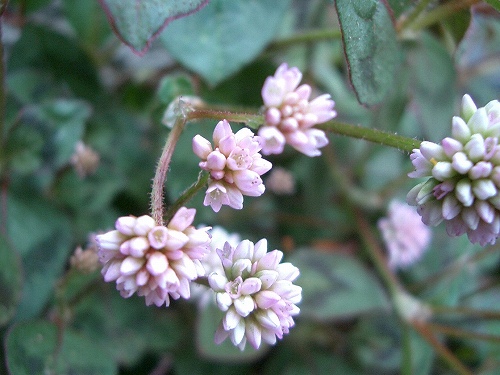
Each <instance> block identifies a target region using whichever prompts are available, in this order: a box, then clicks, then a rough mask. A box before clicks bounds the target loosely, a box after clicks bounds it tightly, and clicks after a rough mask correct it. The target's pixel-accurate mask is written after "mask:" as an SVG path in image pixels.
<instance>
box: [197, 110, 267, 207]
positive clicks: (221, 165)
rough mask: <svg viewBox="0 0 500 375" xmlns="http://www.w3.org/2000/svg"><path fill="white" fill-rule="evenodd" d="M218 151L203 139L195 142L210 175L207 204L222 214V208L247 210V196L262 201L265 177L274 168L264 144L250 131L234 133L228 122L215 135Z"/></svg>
mask: <svg viewBox="0 0 500 375" xmlns="http://www.w3.org/2000/svg"><path fill="white" fill-rule="evenodd" d="M213 140H214V148H212V144H211V143H210V141H208V140H207V139H205V138H203V137H202V136H201V135H199V134H198V135H196V136H195V137H194V138H193V151H194V153H195V154H196V155H197V156H198V157H199V158H200V159H202V161H201V162H200V163H199V166H200V168H201V169H203V170H206V171H209V172H210V181H209V183H208V188H207V192H206V195H205V200H204V202H203V204H204V205H205V206H211V207H212V209H213V210H214V211H215V212H219V210H220V209H221V207H222V205H228V206H230V207H232V208H235V209H237V210H239V209H241V208H243V195H247V196H251V197H258V196H260V195H262V194H263V193H264V190H265V187H264V184H263V182H262V179H261V177H260V176H261V175H263V174H264V173H266V172H267V171H269V170H270V169H271V167H272V164H271V163H270V162H269V161H267V160H265V159H263V158H262V155H261V154H260V153H259V151H260V150H261V148H262V140H261V138H260V137H258V136H255V135H254V134H253V132H252V131H251V130H250V129H248V128H243V129H241V130H239V131H237V132H236V133H233V131H232V129H231V126H230V125H229V123H228V122H227V121H226V120H222V121H220V122H219V123H218V124H217V126H216V127H215V129H214V133H213Z"/></svg>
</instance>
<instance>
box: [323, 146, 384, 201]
mask: <svg viewBox="0 0 500 375" xmlns="http://www.w3.org/2000/svg"><path fill="white" fill-rule="evenodd" d="M323 155H324V158H325V159H326V160H327V161H328V165H329V167H330V168H329V171H330V175H331V176H332V179H333V180H334V181H335V183H336V184H337V185H338V187H339V188H340V190H341V191H342V193H343V194H344V196H345V197H346V198H347V199H349V201H351V202H352V203H353V204H355V205H357V206H361V207H364V208H367V209H370V210H373V209H379V208H380V207H381V206H382V199H381V197H380V196H379V195H378V194H374V193H371V192H368V191H365V190H364V189H360V188H359V187H357V186H356V185H355V184H353V183H352V181H351V179H350V178H349V176H348V174H347V173H346V172H345V171H344V170H343V169H342V168H341V166H340V165H339V163H337V158H336V157H335V153H334V151H333V148H332V147H325V148H324V152H323Z"/></svg>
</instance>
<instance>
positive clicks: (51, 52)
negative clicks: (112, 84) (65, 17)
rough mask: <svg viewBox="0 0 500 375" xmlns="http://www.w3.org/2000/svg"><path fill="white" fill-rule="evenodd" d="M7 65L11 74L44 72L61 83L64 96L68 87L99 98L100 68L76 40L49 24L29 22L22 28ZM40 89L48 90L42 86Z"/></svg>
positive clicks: (80, 95) (86, 96)
mask: <svg viewBox="0 0 500 375" xmlns="http://www.w3.org/2000/svg"><path fill="white" fill-rule="evenodd" d="M7 67H8V73H9V75H10V74H11V73H13V72H18V71H19V70H24V71H27V70H30V71H31V72H35V73H38V74H43V75H44V76H45V77H47V78H48V79H50V81H51V82H53V84H54V83H57V84H60V86H59V90H60V91H61V95H62V94H64V95H65V96H68V86H69V88H70V89H71V91H72V92H73V93H74V94H76V95H77V96H79V97H83V98H85V99H88V100H91V101H97V100H98V98H99V97H100V95H99V94H100V91H99V88H100V84H99V79H98V75H97V71H96V69H95V67H94V65H93V63H92V61H91V60H90V58H89V56H88V55H87V53H86V52H85V51H84V50H83V49H82V48H81V47H80V46H79V45H78V43H77V41H76V40H74V39H70V38H68V37H66V36H64V35H62V34H59V33H57V32H55V31H53V30H51V29H50V28H48V27H46V26H41V25H33V24H30V23H28V24H26V25H25V26H24V27H23V29H22V34H21V38H20V39H19V40H18V41H17V42H16V43H15V44H14V46H13V47H12V50H11V53H10V58H9V61H8V64H7ZM30 74H33V73H30ZM41 89H42V90H43V91H47V90H48V89H47V87H43V86H42V87H41ZM49 89H50V90H53V89H54V88H49ZM37 94H38V93H37Z"/></svg>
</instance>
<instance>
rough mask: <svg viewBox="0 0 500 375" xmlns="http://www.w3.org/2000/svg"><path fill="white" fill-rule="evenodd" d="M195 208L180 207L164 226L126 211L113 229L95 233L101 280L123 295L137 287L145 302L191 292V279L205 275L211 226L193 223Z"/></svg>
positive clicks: (166, 301) (167, 301) (161, 301)
mask: <svg viewBox="0 0 500 375" xmlns="http://www.w3.org/2000/svg"><path fill="white" fill-rule="evenodd" d="M195 213H196V210H195V209H187V208H185V207H181V208H180V209H179V210H178V211H177V213H176V214H175V215H174V217H173V218H172V220H170V222H169V223H168V225H167V226H161V225H156V223H155V221H154V220H153V218H151V217H150V216H146V215H144V216H141V217H134V216H124V217H120V218H119V219H118V220H117V221H116V224H115V227H116V230H113V231H111V232H108V233H105V234H102V235H98V236H97V242H98V244H99V251H98V255H99V258H100V261H101V263H102V264H103V265H104V267H103V269H102V271H101V273H102V275H103V276H104V280H105V281H107V282H109V281H116V288H117V289H118V290H119V291H120V294H121V295H122V297H124V298H128V297H130V296H131V295H132V294H134V293H136V292H137V295H139V296H145V298H146V305H148V306H149V305H151V304H155V305H156V306H161V305H163V304H165V305H166V306H168V305H169V304H170V298H169V296H170V297H172V298H173V299H178V298H179V297H182V298H189V296H190V281H191V280H194V279H196V278H197V277H198V276H200V275H203V268H202V267H201V264H200V259H201V258H202V257H203V256H204V255H205V254H206V253H207V252H208V246H209V244H210V236H209V234H208V233H207V231H208V230H209V229H210V227H205V228H201V229H195V228H194V227H193V226H192V225H191V223H192V222H193V220H194V216H195Z"/></svg>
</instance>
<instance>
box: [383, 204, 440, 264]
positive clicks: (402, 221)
mask: <svg viewBox="0 0 500 375" xmlns="http://www.w3.org/2000/svg"><path fill="white" fill-rule="evenodd" d="M378 227H379V229H380V231H381V232H382V237H383V239H384V242H385V245H386V247H387V250H388V252H389V267H391V268H404V267H408V266H410V265H411V264H413V263H415V262H416V261H417V260H418V259H420V257H421V256H422V254H423V253H424V252H425V250H427V248H428V246H429V242H430V240H431V230H430V228H429V227H427V226H426V225H425V224H424V223H422V220H420V215H419V214H418V213H417V211H416V210H415V208H413V207H410V206H408V205H407V204H406V203H402V202H397V201H393V202H391V204H390V205H389V210H388V215H387V217H384V218H382V219H380V220H379V221H378Z"/></svg>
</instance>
